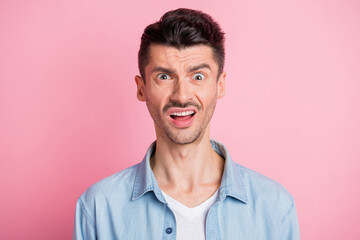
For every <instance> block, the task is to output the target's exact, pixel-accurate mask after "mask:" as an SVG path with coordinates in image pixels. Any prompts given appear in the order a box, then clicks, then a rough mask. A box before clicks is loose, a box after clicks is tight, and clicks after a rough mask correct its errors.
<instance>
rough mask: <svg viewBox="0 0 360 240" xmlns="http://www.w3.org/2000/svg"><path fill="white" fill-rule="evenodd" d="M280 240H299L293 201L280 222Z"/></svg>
mask: <svg viewBox="0 0 360 240" xmlns="http://www.w3.org/2000/svg"><path fill="white" fill-rule="evenodd" d="M281 239H282V240H300V231H299V223H298V218H297V214H296V208H295V203H294V200H293V199H292V202H291V206H290V208H289V210H288V211H287V213H286V215H285V216H284V217H283V218H282V220H281Z"/></svg>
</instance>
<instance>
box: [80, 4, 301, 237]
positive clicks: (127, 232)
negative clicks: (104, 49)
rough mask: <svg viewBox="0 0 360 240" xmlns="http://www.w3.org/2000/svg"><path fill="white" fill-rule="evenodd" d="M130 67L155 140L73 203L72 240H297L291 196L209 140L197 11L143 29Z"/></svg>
mask: <svg viewBox="0 0 360 240" xmlns="http://www.w3.org/2000/svg"><path fill="white" fill-rule="evenodd" d="M138 62H139V70H140V76H136V77H135V81H136V85H137V97H138V99H139V100H140V101H144V102H146V105H147V107H148V110H149V112H150V115H151V117H152V119H153V120H154V125H155V130H156V141H155V142H154V143H153V144H152V145H151V146H150V147H149V149H148V151H147V153H146V155H145V157H144V159H143V161H142V162H141V163H139V164H137V165H135V166H132V167H130V168H128V169H125V170H123V171H120V172H119V173H117V174H115V175H113V176H110V177H108V178H105V179H103V180H101V181H100V182H98V183H96V184H94V185H92V186H91V187H90V188H89V189H88V190H87V191H86V192H85V193H84V194H83V195H81V197H80V198H79V200H78V202H77V207H76V216H75V227H74V239H103V240H105V239H126V240H129V239H136V240H138V239H177V240H179V239H180V240H184V239H189V240H192V239H205V238H206V239H207V240H219V239H226V240H231V239H274V240H281V239H288V240H290V239H300V237H299V229H298V222H297V216H296V210H295V205H294V200H293V198H292V196H291V195H290V194H289V193H288V192H287V191H286V190H285V189H284V188H283V187H282V186H281V185H279V184H278V183H276V182H274V181H272V180H270V179H269V178H267V177H264V176H262V175H260V174H258V173H256V172H254V171H251V170H249V169H247V168H245V167H243V166H240V165H238V164H237V163H235V162H233V161H232V160H231V158H230V155H229V153H228V152H227V150H226V149H225V147H224V146H223V145H222V144H220V143H219V142H216V141H213V140H210V132H209V131H210V130H209V129H210V127H209V123H210V119H211V117H212V115H213V112H214V110H215V106H216V101H217V99H218V98H221V97H223V96H224V93H225V83H224V81H225V72H224V71H223V66H224V33H223V32H222V31H221V29H220V27H219V25H218V24H217V23H216V22H214V20H213V19H212V18H211V17H210V16H209V15H207V14H205V13H202V12H200V11H194V10H190V9H177V10H174V11H170V12H167V13H166V14H165V15H164V16H162V18H161V19H160V21H159V22H156V23H154V24H151V25H149V26H148V27H147V28H146V29H145V31H144V33H143V35H142V38H141V46H140V51H139V56H138Z"/></svg>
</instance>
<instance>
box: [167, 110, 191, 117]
mask: <svg viewBox="0 0 360 240" xmlns="http://www.w3.org/2000/svg"><path fill="white" fill-rule="evenodd" d="M193 113H194V111H186V112H174V113H172V114H171V115H173V116H186V115H190V114H193Z"/></svg>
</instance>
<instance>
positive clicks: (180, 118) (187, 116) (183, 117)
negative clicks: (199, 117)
mask: <svg viewBox="0 0 360 240" xmlns="http://www.w3.org/2000/svg"><path fill="white" fill-rule="evenodd" d="M173 118H174V119H175V120H177V121H185V120H188V119H189V118H191V115H190V114H189V115H186V116H173Z"/></svg>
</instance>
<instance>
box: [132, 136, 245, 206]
mask: <svg viewBox="0 0 360 240" xmlns="http://www.w3.org/2000/svg"><path fill="white" fill-rule="evenodd" d="M210 143H211V146H212V148H213V149H214V151H216V152H217V153H218V154H219V155H220V156H222V157H223V158H224V159H225V166H224V172H223V177H222V179H221V184H220V191H219V200H220V201H222V200H224V199H225V198H226V197H227V196H230V197H233V198H235V199H238V200H240V201H242V202H244V203H247V201H248V197H247V192H246V188H245V183H244V179H243V176H242V175H241V174H240V172H239V170H238V169H237V166H236V163H234V162H233V161H232V159H231V157H230V155H229V153H228V151H227V149H226V148H225V146H224V145H223V144H221V143H219V142H217V141H215V140H210ZM155 148H156V142H153V143H152V144H151V145H150V147H149V148H148V150H147V152H146V155H145V157H144V159H143V160H142V162H141V163H140V164H139V165H138V168H137V171H136V175H135V181H134V188H133V194H132V200H136V199H138V198H140V197H141V196H143V195H144V194H145V193H147V192H149V191H153V192H154V193H155V196H156V197H157V199H158V200H159V201H161V202H163V203H166V200H165V198H164V196H163V195H162V193H161V190H160V187H159V185H158V183H157V180H156V178H155V176H154V174H153V172H152V170H151V167H150V157H151V155H152V154H153V153H154V152H155Z"/></svg>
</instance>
